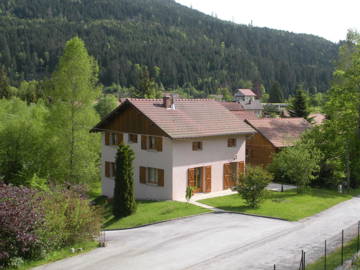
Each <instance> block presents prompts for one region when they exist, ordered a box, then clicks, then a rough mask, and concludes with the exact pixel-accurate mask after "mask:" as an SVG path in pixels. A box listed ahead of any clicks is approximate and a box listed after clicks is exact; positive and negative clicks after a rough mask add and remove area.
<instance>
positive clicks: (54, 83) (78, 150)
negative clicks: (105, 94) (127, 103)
mask: <svg viewBox="0 0 360 270" xmlns="http://www.w3.org/2000/svg"><path fill="white" fill-rule="evenodd" d="M48 88H49V89H47V92H48V93H47V95H48V96H50V97H51V104H50V109H51V116H50V118H49V121H48V129H49V132H50V134H49V135H50V136H49V137H50V138H52V140H53V141H52V142H51V146H52V147H53V148H54V151H53V155H52V157H49V158H51V159H52V162H53V165H54V166H53V167H54V170H53V172H52V174H53V175H51V178H53V179H55V180H57V181H60V182H71V183H86V184H90V183H94V182H95V181H96V180H97V179H98V175H99V171H98V164H97V162H98V155H99V143H100V140H99V137H98V136H97V135H94V134H90V133H89V130H90V129H91V128H92V127H93V126H94V125H95V124H96V123H97V122H98V121H99V116H98V114H97V113H96V111H95V109H94V106H93V104H94V102H95V100H96V99H97V97H98V96H99V93H100V88H99V85H98V66H97V64H96V62H95V60H94V59H93V58H92V57H91V56H89V54H88V52H87V50H86V48H85V44H84V42H83V41H82V40H81V39H80V38H78V37H75V38H73V39H71V40H69V41H68V42H67V43H66V46H65V49H64V54H63V55H62V56H61V57H60V60H59V64H58V66H57V69H56V71H55V72H54V73H53V75H52V77H51V84H50V86H49V87H48Z"/></svg>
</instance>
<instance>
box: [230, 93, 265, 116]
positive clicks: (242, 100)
mask: <svg viewBox="0 0 360 270" xmlns="http://www.w3.org/2000/svg"><path fill="white" fill-rule="evenodd" d="M234 100H235V102H237V103H239V104H241V105H242V107H243V108H244V110H245V111H251V112H253V113H255V114H256V116H257V117H261V116H262V111H263V110H264V107H263V106H262V104H261V103H260V101H259V100H258V99H256V94H255V93H254V92H253V91H252V90H251V89H238V90H237V91H236V93H235V95H234Z"/></svg>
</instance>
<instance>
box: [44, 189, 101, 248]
mask: <svg viewBox="0 0 360 270" xmlns="http://www.w3.org/2000/svg"><path fill="white" fill-rule="evenodd" d="M43 206H44V209H45V221H44V223H43V226H41V228H40V229H39V230H38V235H39V237H40V239H41V240H42V242H43V243H44V244H46V248H47V250H54V249H59V248H62V247H66V246H69V245H73V244H75V243H79V242H84V241H91V240H93V239H94V237H97V236H98V235H99V233H100V228H101V213H100V210H99V208H96V207H94V206H91V205H90V202H89V201H88V200H86V199H84V198H83V197H82V195H81V194H79V193H78V192H76V191H74V190H69V189H59V190H55V191H52V192H50V193H47V194H46V196H45V199H44V202H43Z"/></svg>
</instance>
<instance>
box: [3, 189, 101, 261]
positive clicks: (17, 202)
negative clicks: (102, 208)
mask: <svg viewBox="0 0 360 270" xmlns="http://www.w3.org/2000/svg"><path fill="white" fill-rule="evenodd" d="M100 226H101V213H100V212H99V210H98V209H97V208H94V207H93V206H91V205H90V203H89V201H88V200H86V199H85V198H84V197H83V196H82V195H81V194H79V192H78V191H77V190H76V191H73V190H71V189H67V188H66V189H59V188H55V189H54V190H52V191H45V192H44V191H38V190H34V189H29V188H25V187H16V186H12V185H5V184H1V183H0V239H1V241H0V268H1V267H2V266H7V265H10V264H12V262H13V261H14V260H17V261H20V260H21V259H35V258H39V257H41V256H43V255H45V254H46V252H49V251H52V250H56V249H59V248H62V247H66V246H69V245H72V244H75V243H79V242H83V241H88V240H93V239H94V237H96V236H98V235H99V233H100Z"/></svg>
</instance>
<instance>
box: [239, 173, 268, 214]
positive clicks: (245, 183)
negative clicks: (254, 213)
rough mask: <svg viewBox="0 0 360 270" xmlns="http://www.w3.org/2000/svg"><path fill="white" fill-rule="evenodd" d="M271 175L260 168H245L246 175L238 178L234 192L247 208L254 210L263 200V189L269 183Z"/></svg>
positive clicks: (264, 192)
mask: <svg viewBox="0 0 360 270" xmlns="http://www.w3.org/2000/svg"><path fill="white" fill-rule="evenodd" d="M271 180H272V175H271V174H270V173H268V172H267V171H266V170H264V169H263V168H261V167H247V169H246V174H245V175H244V176H241V177H240V181H239V182H240V184H239V185H238V186H237V187H236V190H237V191H238V192H239V194H240V195H241V196H242V197H243V199H244V200H245V201H246V204H247V205H248V206H249V207H252V208H255V207H257V206H258V205H259V204H260V202H261V201H262V200H263V199H264V198H265V194H266V191H265V188H266V187H267V185H268V184H269V183H270V182H271Z"/></svg>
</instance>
